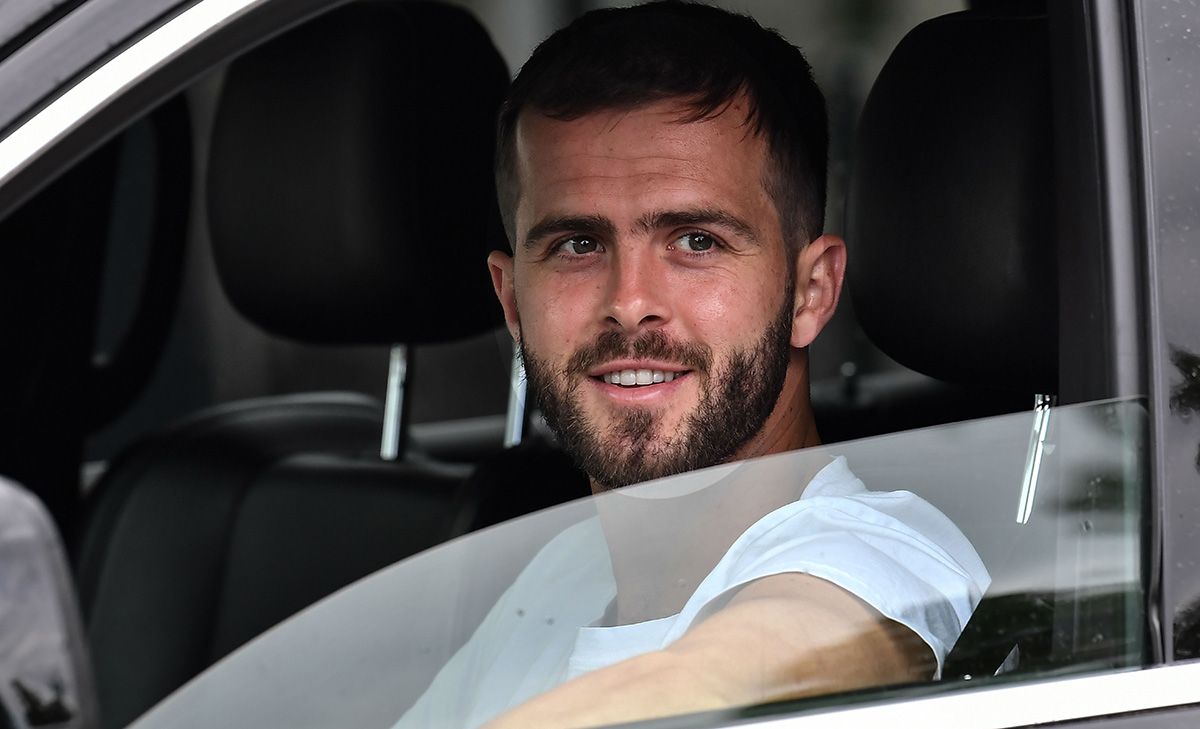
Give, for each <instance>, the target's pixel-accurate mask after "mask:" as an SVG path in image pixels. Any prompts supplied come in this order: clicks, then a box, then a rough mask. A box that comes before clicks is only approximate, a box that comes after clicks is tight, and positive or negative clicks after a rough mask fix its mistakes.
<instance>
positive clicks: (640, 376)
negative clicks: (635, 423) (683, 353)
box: [591, 365, 691, 389]
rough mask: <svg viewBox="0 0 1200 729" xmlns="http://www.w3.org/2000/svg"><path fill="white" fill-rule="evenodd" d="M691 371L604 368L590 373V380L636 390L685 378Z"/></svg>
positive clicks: (649, 368)
mask: <svg viewBox="0 0 1200 729" xmlns="http://www.w3.org/2000/svg"><path fill="white" fill-rule="evenodd" d="M690 372H691V370H685V369H677V368H665V367H664V368H653V367H615V366H611V365H610V366H606V367H604V368H603V369H601V370H600V371H598V372H594V373H592V375H591V377H592V379H594V380H596V381H598V382H603V383H605V384H608V385H616V386H618V387H622V388H631V389H632V388H638V387H649V386H652V385H659V384H663V383H666V382H673V381H675V380H677V379H679V378H681V377H685V376H687V375H688V374H689V373H690Z"/></svg>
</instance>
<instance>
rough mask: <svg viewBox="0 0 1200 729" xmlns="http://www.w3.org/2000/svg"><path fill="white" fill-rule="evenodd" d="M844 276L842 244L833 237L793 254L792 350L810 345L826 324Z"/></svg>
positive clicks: (844, 254)
mask: <svg viewBox="0 0 1200 729" xmlns="http://www.w3.org/2000/svg"><path fill="white" fill-rule="evenodd" d="M845 274H846V244H845V242H844V241H843V240H842V239H841V238H839V237H837V236H836V235H823V236H821V237H820V238H817V239H816V240H814V241H812V242H811V243H809V244H808V245H807V246H805V247H804V249H802V250H801V251H800V252H799V253H798V254H797V255H796V300H795V303H794V304H793V308H792V310H793V312H794V314H793V316H792V346H793V347H796V348H797V349H799V348H801V347H807V346H808V345H810V344H812V342H813V340H814V339H816V338H817V335H818V334H820V333H821V330H822V329H824V328H825V325H826V324H828V323H829V320H830V318H832V317H833V312H834V311H835V310H836V309H837V304H838V299H839V298H840V297H841V295H842V278H843V277H844V276H845Z"/></svg>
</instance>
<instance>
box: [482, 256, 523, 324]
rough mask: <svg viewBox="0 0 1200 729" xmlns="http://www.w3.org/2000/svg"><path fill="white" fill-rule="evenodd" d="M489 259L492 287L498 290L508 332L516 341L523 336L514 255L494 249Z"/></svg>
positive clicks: (497, 296)
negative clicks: (519, 315) (514, 274)
mask: <svg viewBox="0 0 1200 729" xmlns="http://www.w3.org/2000/svg"><path fill="white" fill-rule="evenodd" d="M487 261H488V270H489V271H491V274H492V288H494V289H495V290H496V298H497V299H499V300H500V307H501V308H502V309H504V323H505V324H507V325H508V333H509V334H511V335H512V338H513V340H514V341H515V340H517V339H519V338H520V336H521V320H520V318H519V317H518V316H517V295H516V291H515V289H513V259H512V256H510V255H508V254H507V253H504V252H502V251H492V252H491V253H489V254H488V259H487Z"/></svg>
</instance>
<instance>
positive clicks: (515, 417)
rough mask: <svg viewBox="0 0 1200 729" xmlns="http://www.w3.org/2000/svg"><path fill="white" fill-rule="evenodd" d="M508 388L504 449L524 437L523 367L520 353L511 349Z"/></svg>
mask: <svg viewBox="0 0 1200 729" xmlns="http://www.w3.org/2000/svg"><path fill="white" fill-rule="evenodd" d="M511 378H512V379H511V381H510V384H509V388H508V415H507V416H506V417H505V420H504V447H505V448H511V447H513V446H515V445H517V444H519V443H520V442H521V439H522V438H523V437H524V435H525V393H526V381H525V365H523V364H522V363H521V353H520V351H518V349H517V348H516V347H513V356H512V374H511Z"/></svg>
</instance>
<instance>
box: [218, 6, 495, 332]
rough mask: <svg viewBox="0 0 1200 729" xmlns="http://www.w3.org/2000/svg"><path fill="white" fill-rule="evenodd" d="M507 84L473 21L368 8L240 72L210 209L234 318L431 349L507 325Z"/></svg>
mask: <svg viewBox="0 0 1200 729" xmlns="http://www.w3.org/2000/svg"><path fill="white" fill-rule="evenodd" d="M508 78H509V77H508V71H507V68H506V67H505V64H504V61H503V60H502V59H501V58H500V56H499V54H498V53H497V51H496V49H495V47H494V46H493V45H492V43H491V40H490V39H489V38H488V36H487V34H486V32H485V31H484V30H483V28H482V27H480V25H479V24H478V23H477V22H476V21H475V20H474V18H472V17H471V16H470V15H469V14H468V13H467V12H465V11H463V10H460V9H457V8H453V7H449V6H445V5H440V4H437V3H425V2H395V1H393V2H375V1H372V2H359V3H355V4H352V5H348V6H345V7H342V8H339V9H338V10H335V11H333V12H330V13H328V14H326V15H323V16H321V17H319V18H317V19H315V20H312V21H310V22H308V23H306V24H304V25H303V26H300V27H299V28H297V29H296V30H293V31H290V32H288V33H287V34H285V35H283V36H281V37H279V38H277V39H275V40H272V41H270V42H268V43H267V44H265V45H263V46H262V47H260V48H258V49H256V50H254V51H252V52H251V53H249V54H247V55H246V56H243V57H241V58H239V59H237V60H236V61H235V62H234V63H233V64H232V65H231V66H230V68H229V72H228V75H227V77H226V80H225V87H224V91H223V97H222V99H221V103H220V108H219V110H218V113H217V119H216V122H215V128H214V131H213V142H212V151H211V164H210V171H209V187H208V207H209V220H210V229H211V234H212V241H213V251H214V256H215V259H216V264H217V271H218V273H219V276H220V280H221V282H222V285H223V286H224V288H225V291H226V293H227V294H228V296H229V298H230V300H231V301H232V302H233V304H234V306H235V307H236V308H237V309H238V310H239V311H241V312H242V314H243V315H245V316H246V317H247V318H249V319H250V320H251V321H253V322H255V323H256V324H258V325H259V326H261V327H263V328H264V329H267V330H269V331H271V332H273V333H276V334H279V335H282V336H286V337H291V338H294V339H299V340H305V341H309V342H316V343H329V344H387V343H429V342H439V341H448V340H453V339H459V338H462V337H466V336H469V335H472V334H475V333H479V332H482V331H484V330H486V329H489V328H491V327H493V326H496V325H497V324H499V323H500V322H501V318H500V308H499V305H498V304H497V303H496V301H495V297H494V296H493V294H492V289H491V284H490V278H489V275H488V272H487V265H486V262H485V258H486V255H487V253H488V251H489V250H491V249H492V248H494V247H498V246H501V245H503V242H504V240H505V239H504V232H503V228H502V227H501V225H500V219H499V213H498V211H497V208H496V194H495V188H494V182H493V178H492V158H493V152H494V146H495V120H496V114H497V110H498V109H499V106H500V102H501V100H502V97H503V95H504V93H505V91H506V90H507V88H508Z"/></svg>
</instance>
